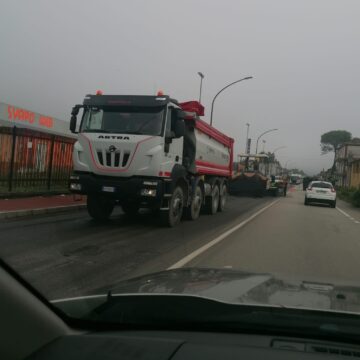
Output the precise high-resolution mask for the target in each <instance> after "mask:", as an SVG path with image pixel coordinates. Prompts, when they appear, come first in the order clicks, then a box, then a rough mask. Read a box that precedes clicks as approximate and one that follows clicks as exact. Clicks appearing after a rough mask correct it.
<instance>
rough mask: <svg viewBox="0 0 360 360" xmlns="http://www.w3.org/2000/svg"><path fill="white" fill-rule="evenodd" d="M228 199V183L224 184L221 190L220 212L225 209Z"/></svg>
mask: <svg viewBox="0 0 360 360" xmlns="http://www.w3.org/2000/svg"><path fill="white" fill-rule="evenodd" d="M226 200H227V186H226V184H222V186H221V191H220V201H219V208H218V211H219V212H222V211H224V210H225V205H226Z"/></svg>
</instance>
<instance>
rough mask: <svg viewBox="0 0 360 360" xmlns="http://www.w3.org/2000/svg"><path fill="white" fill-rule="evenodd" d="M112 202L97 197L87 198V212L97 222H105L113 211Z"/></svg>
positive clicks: (90, 196) (89, 196)
mask: <svg viewBox="0 0 360 360" xmlns="http://www.w3.org/2000/svg"><path fill="white" fill-rule="evenodd" d="M114 205H115V204H114V202H113V201H112V200H110V199H106V198H105V197H103V196H99V195H88V196H87V211H88V213H89V215H90V216H91V217H92V218H93V219H94V220H97V221H105V220H107V219H108V218H109V217H110V215H111V213H112V212H113V210H114Z"/></svg>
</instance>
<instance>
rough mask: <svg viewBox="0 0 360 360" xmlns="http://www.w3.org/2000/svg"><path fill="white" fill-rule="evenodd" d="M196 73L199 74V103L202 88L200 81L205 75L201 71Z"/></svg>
mask: <svg viewBox="0 0 360 360" xmlns="http://www.w3.org/2000/svg"><path fill="white" fill-rule="evenodd" d="M198 75H199V76H200V95H199V103H201V90H202V82H203V78H204V77H205V75H204V74H203V73H202V72H200V71H199V72H198Z"/></svg>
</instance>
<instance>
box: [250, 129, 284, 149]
mask: <svg viewBox="0 0 360 360" xmlns="http://www.w3.org/2000/svg"><path fill="white" fill-rule="evenodd" d="M277 130H279V129H270V130H267V131H264V132H263V133H262V134H260V135H259V136H258V138H257V140H256V154H257V152H258V145H259V140H260V138H261V137H262V136H263V135H265V134H267V133H269V132H272V131H277Z"/></svg>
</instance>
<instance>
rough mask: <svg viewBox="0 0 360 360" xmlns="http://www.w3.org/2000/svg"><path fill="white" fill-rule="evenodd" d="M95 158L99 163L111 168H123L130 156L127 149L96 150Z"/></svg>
mask: <svg viewBox="0 0 360 360" xmlns="http://www.w3.org/2000/svg"><path fill="white" fill-rule="evenodd" d="M96 153H97V158H98V161H99V164H100V165H102V166H106V167H111V168H124V167H126V166H127V164H128V162H129V158H130V152H129V151H119V150H116V151H113V152H111V151H109V150H97V151H96Z"/></svg>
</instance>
